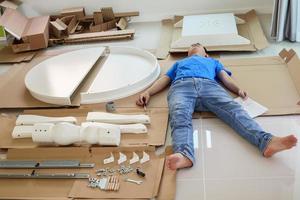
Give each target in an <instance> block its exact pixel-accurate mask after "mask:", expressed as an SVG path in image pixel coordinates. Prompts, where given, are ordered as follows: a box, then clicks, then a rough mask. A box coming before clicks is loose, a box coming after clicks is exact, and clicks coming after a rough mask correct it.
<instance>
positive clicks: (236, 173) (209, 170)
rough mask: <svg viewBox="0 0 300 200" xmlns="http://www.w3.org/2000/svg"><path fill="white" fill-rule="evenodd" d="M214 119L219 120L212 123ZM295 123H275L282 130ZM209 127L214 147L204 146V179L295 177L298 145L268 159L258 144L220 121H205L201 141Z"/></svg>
mask: <svg viewBox="0 0 300 200" xmlns="http://www.w3.org/2000/svg"><path fill="white" fill-rule="evenodd" d="M213 122H217V123H216V124H213ZM262 124H263V123H262ZM273 126H274V125H273ZM293 126H294V125H293V121H292V120H287V121H285V120H283V121H282V122H280V121H278V122H277V123H276V127H278V128H279V129H282V130H283V129H285V130H288V129H291V127H293ZM263 127H264V126H263ZM206 130H209V131H211V143H212V148H206V147H204V155H203V157H204V169H205V179H225V178H258V177H267V178H270V177H287V176H289V177H293V176H294V175H295V169H296V166H295V165H296V162H295V159H294V158H295V157H297V148H298V147H297V148H293V149H291V150H288V151H285V152H281V153H278V154H276V155H275V156H273V157H272V158H265V157H263V156H262V155H261V153H260V152H259V151H258V150H257V148H256V147H255V146H253V145H252V144H250V143H248V142H247V141H246V140H245V139H243V138H242V137H240V136H239V135H238V134H237V133H236V132H235V131H234V130H233V129H231V128H230V127H229V126H227V125H226V124H221V121H219V120H216V119H204V120H203V129H202V130H201V133H202V136H203V137H204V138H203V139H202V141H205V134H203V133H205V131H206ZM270 169H272V170H270Z"/></svg>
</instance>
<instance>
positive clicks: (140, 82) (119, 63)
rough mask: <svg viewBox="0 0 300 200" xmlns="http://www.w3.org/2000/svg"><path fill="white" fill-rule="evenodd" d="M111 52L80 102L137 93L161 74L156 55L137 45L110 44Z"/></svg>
mask: <svg viewBox="0 0 300 200" xmlns="http://www.w3.org/2000/svg"><path fill="white" fill-rule="evenodd" d="M109 51H110V54H109V55H108V58H107V60H106V61H105V63H104V64H103V66H102V68H101V69H100V71H99V73H98V74H97V76H96V78H95V79H94V81H93V83H92V84H91V86H90V88H89V89H88V91H86V92H83V93H81V104H92V103H101V102H108V101H113V100H116V99H120V98H124V97H127V96H130V95H133V94H136V93H138V92H140V91H142V90H143V89H145V88H147V87H148V86H150V85H151V84H152V83H153V82H154V81H155V80H156V79H157V78H158V76H159V74H160V66H159V64H158V61H157V59H156V57H155V56H154V55H153V54H151V53H149V52H148V51H145V50H142V49H139V48H134V47H113V46H112V47H109Z"/></svg>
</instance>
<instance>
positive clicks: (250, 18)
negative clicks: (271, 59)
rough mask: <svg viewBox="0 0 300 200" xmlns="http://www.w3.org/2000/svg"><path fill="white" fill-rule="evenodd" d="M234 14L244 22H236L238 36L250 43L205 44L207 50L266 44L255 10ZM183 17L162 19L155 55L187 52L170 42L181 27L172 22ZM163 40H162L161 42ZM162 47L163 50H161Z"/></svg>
mask: <svg viewBox="0 0 300 200" xmlns="http://www.w3.org/2000/svg"><path fill="white" fill-rule="evenodd" d="M235 16H237V17H239V18H240V19H242V20H244V21H245V23H242V24H237V29H238V33H239V35H240V36H242V37H244V38H246V39H248V40H250V42H251V43H250V44H244V45H225V46H206V48H207V50H208V51H257V50H260V49H263V48H266V47H267V46H268V41H267V39H266V37H265V35H264V33H263V30H262V27H261V25H260V22H259V19H258V17H257V15H256V12H255V10H251V11H249V12H247V13H245V14H236V15H235ZM182 18H183V17H182V16H176V17H175V18H174V19H173V20H163V21H162V30H163V31H162V34H161V40H160V41H162V42H161V43H160V46H159V48H158V49H159V50H158V51H157V53H156V56H157V57H158V58H159V59H165V58H166V56H167V55H168V52H170V53H179V52H187V50H188V48H171V47H170V46H171V43H172V42H173V41H176V40H177V39H178V38H179V37H180V35H181V29H182V28H176V27H174V24H175V23H176V22H178V21H180V20H181V19H182ZM163 41H164V42H163ZM161 49H163V50H164V51H162V50H161Z"/></svg>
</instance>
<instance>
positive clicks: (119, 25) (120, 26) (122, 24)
mask: <svg viewBox="0 0 300 200" xmlns="http://www.w3.org/2000/svg"><path fill="white" fill-rule="evenodd" d="M116 26H117V28H118V29H119V30H125V29H126V28H127V26H128V21H127V19H126V18H125V17H122V18H120V20H119V22H118V23H117V24H116Z"/></svg>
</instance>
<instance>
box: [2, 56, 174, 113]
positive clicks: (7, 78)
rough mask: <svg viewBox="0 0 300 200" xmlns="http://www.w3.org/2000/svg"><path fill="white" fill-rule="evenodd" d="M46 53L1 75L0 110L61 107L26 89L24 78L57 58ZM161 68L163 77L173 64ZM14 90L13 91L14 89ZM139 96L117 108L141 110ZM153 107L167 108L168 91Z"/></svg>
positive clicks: (77, 96) (84, 87) (85, 84)
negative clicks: (28, 73)
mask: <svg viewBox="0 0 300 200" xmlns="http://www.w3.org/2000/svg"><path fill="white" fill-rule="evenodd" d="M46 52H47V51H45V52H41V53H38V54H37V55H36V56H35V57H34V58H33V59H32V61H31V62H30V63H21V64H15V65H13V66H12V67H11V68H10V70H8V71H7V72H6V73H4V74H2V75H0V93H2V94H6V97H5V98H4V97H3V98H0V108H49V107H52V108H53V107H61V106H59V105H53V104H47V103H44V102H41V101H39V100H37V99H35V98H34V97H32V96H31V94H30V92H29V91H28V90H27V89H26V87H25V83H24V78H25V75H26V74H27V72H28V71H29V70H30V69H31V68H33V67H34V66H35V65H37V64H38V63H40V62H42V61H43V60H46V59H48V58H50V57H51V56H55V55H56V54H47V53H46ZM64 52H67V51H59V53H64ZM104 61H105V59H99V62H97V63H96V65H95V66H94V67H93V69H92V70H91V71H90V73H89V74H88V76H87V77H86V79H85V80H84V81H83V83H82V84H81V85H80V87H79V88H78V90H77V91H76V92H75V94H74V95H73V96H72V99H73V100H72V105H71V106H79V105H80V92H81V91H87V89H88V88H89V86H90V85H91V83H92V81H93V79H94V78H95V76H96V75H97V72H98V71H99V70H100V68H101V66H102V63H103V62H104ZM159 64H160V66H161V75H160V76H162V75H164V74H165V72H166V71H167V70H168V68H169V67H171V64H172V63H169V62H168V61H160V62H159ZM12 88H13V89H12ZM139 94H140V93H138V94H135V95H132V96H129V97H126V98H122V99H119V100H116V101H114V102H115V104H116V106H117V107H128V108H139V107H138V106H137V105H136V104H135V102H136V100H137V98H138V97H139ZM83 107H92V108H104V107H105V103H102V104H92V105H84V106H83ZM147 107H149V108H151V107H163V108H167V107H168V104H167V90H164V91H163V92H161V93H159V94H157V95H155V96H153V97H152V99H151V102H150V103H149V105H148V106H147Z"/></svg>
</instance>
